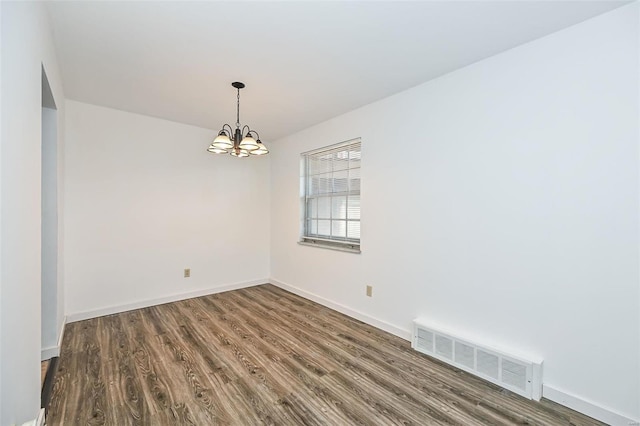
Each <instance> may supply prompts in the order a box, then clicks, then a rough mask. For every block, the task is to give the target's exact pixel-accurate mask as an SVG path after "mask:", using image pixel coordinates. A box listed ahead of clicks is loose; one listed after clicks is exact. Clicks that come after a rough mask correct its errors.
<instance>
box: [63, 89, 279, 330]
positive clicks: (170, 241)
mask: <svg viewBox="0 0 640 426" xmlns="http://www.w3.org/2000/svg"><path fill="white" fill-rule="evenodd" d="M66 105H67V114H66V117H67V135H66V137H67V139H66V165H65V170H66V184H65V187H66V192H65V203H66V204H65V208H66V210H65V244H66V246H65V247H66V253H65V255H66V262H65V277H66V283H65V286H66V287H65V291H66V293H65V294H66V309H67V315H68V316H69V318H70V319H71V320H74V319H80V318H84V317H87V316H95V315H97V314H102V313H106V312H116V311H120V310H122V309H125V308H129V307H132V306H144V305H149V304H155V303H157V302H158V301H159V300H171V299H177V298H180V297H183V296H185V295H193V294H198V292H212V291H215V290H216V289H220V288H223V287H225V286H228V285H232V284H239V285H246V284H251V283H256V282H260V283H262V282H265V281H266V280H267V279H268V277H269V230H270V229H269V226H268V224H269V159H268V157H267V158H258V157H253V158H247V159H236V158H234V157H231V156H217V155H214V154H210V153H208V152H206V148H207V147H208V146H209V144H210V143H211V140H212V138H213V136H214V135H215V133H216V132H215V131H213V130H210V129H202V128H198V127H193V126H188V125H184V124H178V123H174V122H170V121H166V120H161V119H156V118H151V117H147V116H142V115H136V114H131V113H127V112H122V111H117V110H113V109H109V108H103V107H97V106H93V105H88V104H83V103H79V102H74V101H69V100H67V103H66ZM221 124H222V123H221ZM185 268H191V278H183V270H184V269H185ZM225 288H226V287H225ZM83 313H84V314H83Z"/></svg>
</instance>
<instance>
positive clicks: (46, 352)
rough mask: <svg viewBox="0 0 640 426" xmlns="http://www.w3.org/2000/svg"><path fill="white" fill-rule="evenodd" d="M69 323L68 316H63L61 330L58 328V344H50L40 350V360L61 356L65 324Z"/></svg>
mask: <svg viewBox="0 0 640 426" xmlns="http://www.w3.org/2000/svg"><path fill="white" fill-rule="evenodd" d="M66 324H67V317H66V316H65V317H63V318H62V324H61V325H60V330H58V344H57V345H56V346H49V347H47V348H42V350H41V351H40V361H45V360H47V359H51V358H53V357H56V356H60V348H61V347H62V338H63V337H64V326H65V325H66Z"/></svg>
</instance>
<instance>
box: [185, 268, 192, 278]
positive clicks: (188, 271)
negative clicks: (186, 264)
mask: <svg viewBox="0 0 640 426" xmlns="http://www.w3.org/2000/svg"><path fill="white" fill-rule="evenodd" d="M190 276H191V269H190V268H185V270H184V277H185V278H189V277H190Z"/></svg>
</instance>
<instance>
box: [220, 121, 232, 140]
mask: <svg viewBox="0 0 640 426" xmlns="http://www.w3.org/2000/svg"><path fill="white" fill-rule="evenodd" d="M225 126H226V127H228V128H229V134H228V135H227V136H228V137H229V138H231V137H232V136H233V127H231V126H230V125H229V124H227V123H224V124H223V125H222V130H226V129H225Z"/></svg>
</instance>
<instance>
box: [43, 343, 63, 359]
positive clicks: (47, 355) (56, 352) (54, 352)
mask: <svg viewBox="0 0 640 426" xmlns="http://www.w3.org/2000/svg"><path fill="white" fill-rule="evenodd" d="M56 356H60V346H49V347H48V348H42V350H41V351H40V361H46V360H48V359H51V358H53V357H56Z"/></svg>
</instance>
